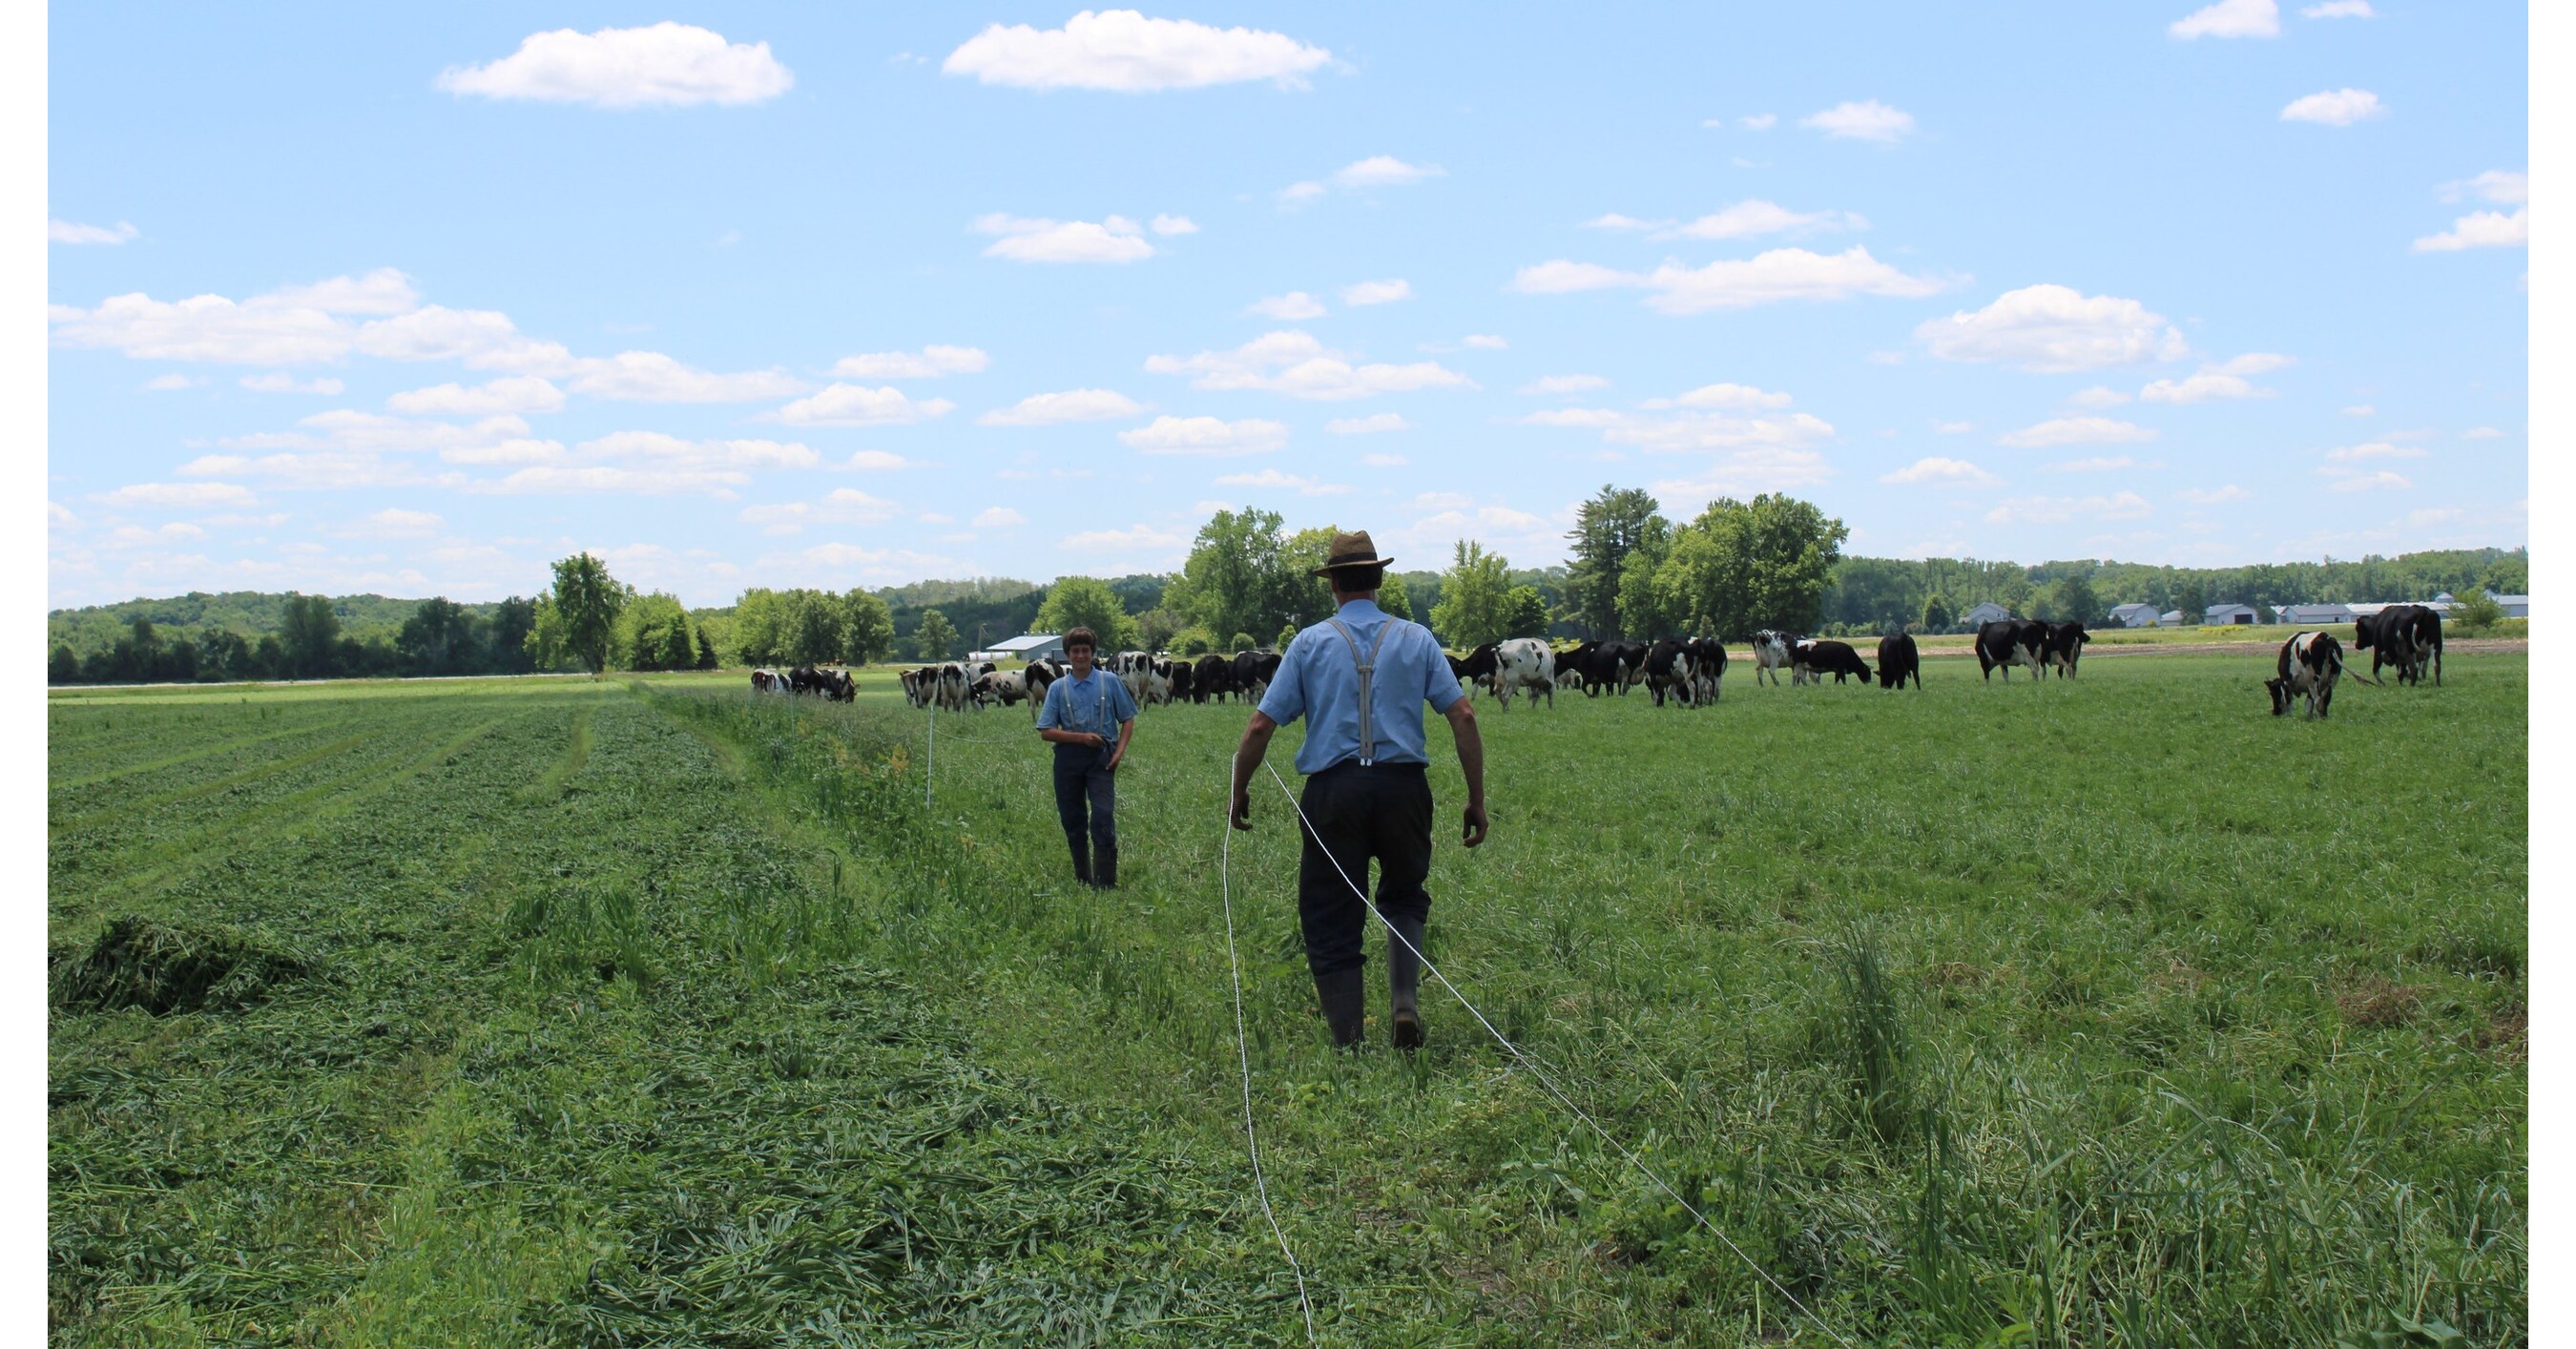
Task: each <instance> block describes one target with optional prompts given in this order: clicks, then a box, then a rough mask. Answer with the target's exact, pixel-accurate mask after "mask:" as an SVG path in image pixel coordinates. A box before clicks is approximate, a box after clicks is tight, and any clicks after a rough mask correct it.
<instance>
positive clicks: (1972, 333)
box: [1914, 285, 2190, 373]
mask: <svg viewBox="0 0 2576 1349" xmlns="http://www.w3.org/2000/svg"><path fill="white" fill-rule="evenodd" d="M1914 336H1915V338H1916V340H1918V341H1920V342H1922V343H1923V345H1924V346H1925V347H1926V348H1928V349H1929V350H1930V351H1931V353H1932V354H1933V355H1935V356H1938V357H1940V358H1941V359H1943V360H1945V361H2014V362H2018V363H2019V364H2020V365H2021V368H2023V369H2024V370H2031V371H2038V372H2041V373H2054V372H2059V371H2067V370H2091V369H2096V368H2098V367H2101V366H2108V365H2134V364H2138V363H2140V362H2144V361H2171V360H2179V359H2181V358H2182V357H2183V356H2185V355H2187V354H2189V351H2190V348H2189V347H2188V346H2187V345H2186V344H2185V343H2184V341H2183V336H2182V332H2181V330H2180V329H2177V328H2175V327H2173V326H2172V325H2170V324H2168V323H2166V322H2165V320H2164V319H2163V318H2162V317H2161V316H2159V315H2156V314H2154V313H2151V312H2149V311H2148V309H2147V307H2146V306H2145V305H2142V304H2140V303H2138V302H2137V301H2135V300H2124V299H2120V298H2118V297H2116V296H2110V295H2092V296H2087V295H2082V294H2079V293H2077V292H2076V291H2074V290H2072V289H2069V288H2068V287H2065V286H2055V285H2038V286H2024V287H2022V288H2021V289H2019V290H2013V291H2006V292H2004V293H2003V294H2002V295H2000V296H1998V297H1996V299H1995V302H1994V303H1992V304H1990V305H1987V306H1986V307H1985V308H1983V309H1979V310H1975V311H1966V310H1963V311H1961V312H1959V313H1955V314H1952V315H1951V316H1950V317H1948V318H1945V319H1932V320H1930V321H1928V322H1926V323H1924V324H1922V325H1921V326H1920V327H1917V328H1916V329H1915V330H1914Z"/></svg>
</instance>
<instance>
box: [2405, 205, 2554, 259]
mask: <svg viewBox="0 0 2576 1349" xmlns="http://www.w3.org/2000/svg"><path fill="white" fill-rule="evenodd" d="M2529 209H2530V208H2529V207H2524V206H2517V207H2515V208H2513V213H2512V214H2510V215H2507V214H2505V213H2504V212H2502V211H2471V212H2470V213H2469V214H2467V215H2464V216H2461V217H2460V218H2459V219H2457V220H2454V221H2452V222H2451V228H2450V229H2448V230H2446V231H2444V232H2442V233H2440V234H2428V235H2425V236H2424V237H2423V238H2421V239H2418V240H2416V241H2415V249H2414V251H2416V252H2418V253H2451V252H2456V251H2458V250H2460V249H2463V248H2522V247H2525V246H2527V245H2528V244H2530V242H2531V222H2530V220H2529V218H2528V217H2527V215H2526V214H2525V213H2526V212H2527V211H2528V210H2529Z"/></svg>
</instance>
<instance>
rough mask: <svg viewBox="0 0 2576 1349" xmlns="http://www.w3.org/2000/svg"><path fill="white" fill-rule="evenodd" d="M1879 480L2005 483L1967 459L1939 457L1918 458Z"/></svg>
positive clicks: (1949, 484) (1934, 483)
mask: <svg viewBox="0 0 2576 1349" xmlns="http://www.w3.org/2000/svg"><path fill="white" fill-rule="evenodd" d="M1879 481H1880V482H1892V483H1921V484H1926V485H1930V486H1938V487H1996V486H2000V485H2002V483H2003V479H2001V478H1998V477H1996V476H1995V475H1994V474H1991V473H1988V472H1987V471H1985V470H1984V469H1982V468H1979V467H1977V466H1976V465H1975V464H1972V463H1969V462H1968V461H1967V460H1965V459H1943V458H1939V457H1934V458H1929V459H1917V460H1915V461H1914V462H1913V463H1911V464H1908V465H1906V466H1905V467H1903V468H1900V469H1898V470H1896V471H1895V472H1893V473H1889V474H1885V475H1882V476H1881V477H1880V478H1879Z"/></svg>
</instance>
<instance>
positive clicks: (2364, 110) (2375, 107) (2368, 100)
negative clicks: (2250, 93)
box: [2281, 89, 2388, 126]
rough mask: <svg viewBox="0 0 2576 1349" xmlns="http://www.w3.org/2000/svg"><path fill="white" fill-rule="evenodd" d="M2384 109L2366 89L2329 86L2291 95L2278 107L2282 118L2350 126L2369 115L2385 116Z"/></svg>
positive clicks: (2370, 116) (2375, 96)
mask: <svg viewBox="0 0 2576 1349" xmlns="http://www.w3.org/2000/svg"><path fill="white" fill-rule="evenodd" d="M2387 115H2388V109H2387V108H2386V107H2385V106H2383V105H2382V104H2381V103H2380V101H2379V95H2377V94H2374V93H2372V92H2370V91H2369V90H2367V89H2333V90H2328V91H2327V92H2325V93H2322V94H2310V95H2308V96H2307V97H2306V98H2299V99H2292V100H2291V101H2290V105H2289V106H2288V107H2286V108H2283V109H2281V120H2282V121H2284V122H2314V123H2317V124H2318V125H2320V126H2351V125H2352V124H2353V123H2355V122H2359V121H2363V120H2366V119H2368V118H2372V117H2385V116H2387Z"/></svg>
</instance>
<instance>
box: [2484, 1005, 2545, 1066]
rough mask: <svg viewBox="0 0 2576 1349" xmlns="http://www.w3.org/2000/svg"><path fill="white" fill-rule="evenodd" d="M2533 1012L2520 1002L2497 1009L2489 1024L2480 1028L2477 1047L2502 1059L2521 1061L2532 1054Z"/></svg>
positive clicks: (2488, 1020)
mask: <svg viewBox="0 0 2576 1349" xmlns="http://www.w3.org/2000/svg"><path fill="white" fill-rule="evenodd" d="M2530 1034H2531V1012H2530V1010H2529V1009H2527V1008H2525V1007H2524V1006H2523V1005H2522V1004H2521V1003H2519V1002H2508V1003H2506V1004H2505V1005H2503V1006H2502V1007H2499V1008H2497V1009H2495V1012H2494V1014H2493V1015H2491V1016H2489V1017H2488V1018H2487V1024H2485V1025H2483V1026H2480V1027H2478V1032H2477V1035H2476V1036H2475V1037H2474V1040H2475V1042H2476V1044H2477V1047H2478V1048H2480V1049H2483V1050H2486V1051H2487V1052H2489V1053H2491V1054H2494V1055H2495V1056H2496V1057H2497V1058H2500V1059H2510V1060H2515V1061H2519V1060H2521V1059H2522V1058H2523V1057H2524V1056H2525V1055H2526V1054H2528V1053H2530V1052H2531V1050H2530Z"/></svg>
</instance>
